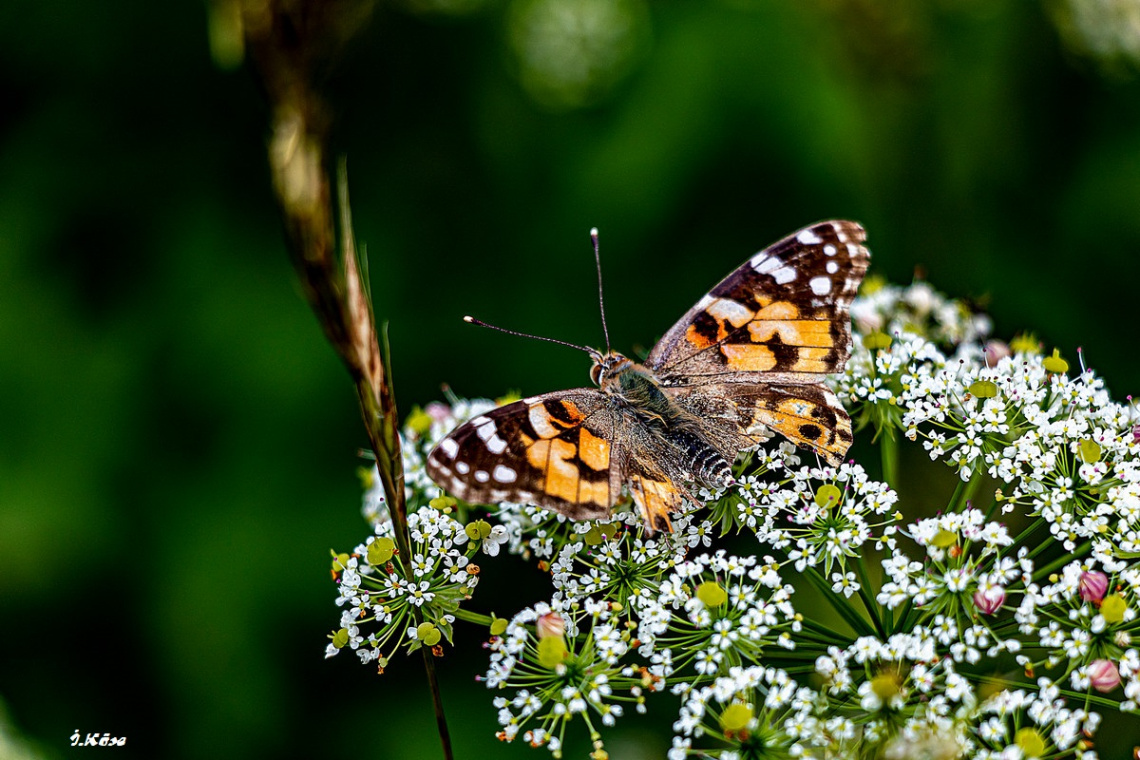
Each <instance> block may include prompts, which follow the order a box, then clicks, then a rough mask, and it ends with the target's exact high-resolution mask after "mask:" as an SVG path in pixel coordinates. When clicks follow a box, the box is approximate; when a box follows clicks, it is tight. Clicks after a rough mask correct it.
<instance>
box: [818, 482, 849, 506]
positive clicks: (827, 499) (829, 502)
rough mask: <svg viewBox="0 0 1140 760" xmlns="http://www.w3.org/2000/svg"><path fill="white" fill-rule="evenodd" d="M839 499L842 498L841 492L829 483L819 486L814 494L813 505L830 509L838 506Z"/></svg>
mask: <svg viewBox="0 0 1140 760" xmlns="http://www.w3.org/2000/svg"><path fill="white" fill-rule="evenodd" d="M841 498H843V492H842V491H840V490H839V487H838V486H834V485H832V484H831V483H828V484H827V485H822V486H820V487H819V488H818V489H817V490H816V492H815V503H816V504H818V505H819V506H821V507H823V508H824V509H831V508H832V507H834V506H836V505H838V504H839V500H840V499H841Z"/></svg>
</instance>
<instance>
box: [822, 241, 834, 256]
mask: <svg viewBox="0 0 1140 760" xmlns="http://www.w3.org/2000/svg"><path fill="white" fill-rule="evenodd" d="M823 253H824V255H827V256H834V255H835V246H833V245H832V244H831V243H828V244H827V245H825V246H824V247H823Z"/></svg>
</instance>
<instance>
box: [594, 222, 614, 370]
mask: <svg viewBox="0 0 1140 760" xmlns="http://www.w3.org/2000/svg"><path fill="white" fill-rule="evenodd" d="M590 240H592V241H593V242H594V263H595V264H596V265H597V267H598V308H599V309H600V310H601V312H602V334H604V335H605V336H606V353H607V354H608V353H610V328H609V327H607V326H606V299H605V296H603V295H602V254H601V253H599V252H598V228H597V227H593V228H591V229H590Z"/></svg>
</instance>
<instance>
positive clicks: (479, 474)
mask: <svg viewBox="0 0 1140 760" xmlns="http://www.w3.org/2000/svg"><path fill="white" fill-rule="evenodd" d="M475 479H476V480H478V481H479V482H480V483H486V482H487V481H488V480H490V479H491V476H490V475H488V474H487V471H486V470H476V471H475Z"/></svg>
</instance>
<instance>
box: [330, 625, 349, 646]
mask: <svg viewBox="0 0 1140 760" xmlns="http://www.w3.org/2000/svg"><path fill="white" fill-rule="evenodd" d="M332 645H333V646H334V647H336V648H337V649H344V647H346V646H347V645H348V629H347V628H341V629H340V630H339V631H337V632H336V633H334V634H333V635H332Z"/></svg>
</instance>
